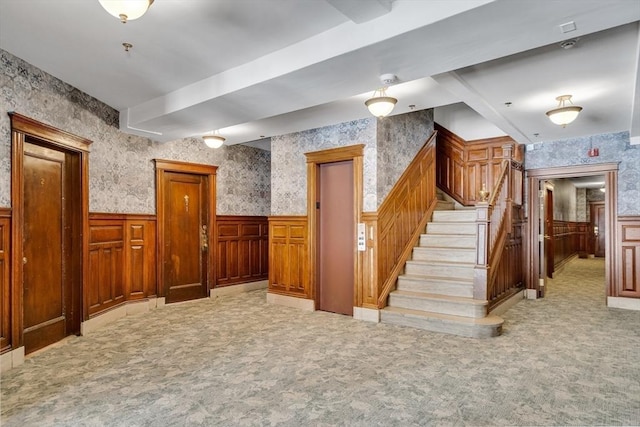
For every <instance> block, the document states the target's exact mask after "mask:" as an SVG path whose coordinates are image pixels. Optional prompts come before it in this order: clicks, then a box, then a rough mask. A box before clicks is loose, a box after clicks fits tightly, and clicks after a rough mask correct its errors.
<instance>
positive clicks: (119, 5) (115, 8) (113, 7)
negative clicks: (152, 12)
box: [98, 0, 153, 24]
mask: <svg viewBox="0 0 640 427" xmlns="http://www.w3.org/2000/svg"><path fill="white" fill-rule="evenodd" d="M98 1H99V2H100V5H101V6H102V7H103V8H104V10H106V11H107V12H109V13H110V14H111V15H113V16H115V17H116V18H118V19H120V21H121V22H122V23H123V24H126V23H127V22H128V21H133V20H134V19H138V18H140V17H141V16H142V15H144V14H145V13H147V10H149V7H150V6H151V4H152V3H153V0H98Z"/></svg>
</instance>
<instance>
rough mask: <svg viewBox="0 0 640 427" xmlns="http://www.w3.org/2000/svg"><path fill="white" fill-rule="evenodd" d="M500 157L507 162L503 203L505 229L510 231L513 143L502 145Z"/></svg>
mask: <svg viewBox="0 0 640 427" xmlns="http://www.w3.org/2000/svg"><path fill="white" fill-rule="evenodd" d="M502 157H504V158H505V159H507V162H509V164H508V165H507V177H506V180H505V181H506V185H507V200H506V203H505V210H506V212H505V213H506V215H507V216H506V218H505V220H506V221H507V222H506V227H505V228H506V230H507V233H511V224H512V222H511V221H512V215H513V207H512V206H513V165H512V161H513V144H505V145H503V146H502Z"/></svg>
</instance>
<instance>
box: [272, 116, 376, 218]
mask: <svg viewBox="0 0 640 427" xmlns="http://www.w3.org/2000/svg"><path fill="white" fill-rule="evenodd" d="M355 144H365V148H364V183H363V192H364V201H363V209H364V210H365V211H375V210H376V208H377V205H376V202H377V198H376V146H375V144H376V119H375V118H374V117H372V118H367V119H362V120H355V121H352V122H345V123H340V124H337V125H332V126H325V127H322V128H318V129H310V130H306V131H302V132H295V133H290V134H287V135H280V136H275V137H273V138H272V139H271V214H272V215H306V213H307V159H306V157H305V155H304V154H305V153H310V152H313V151H320V150H326V149H328V148H335V147H344V146H348V145H355Z"/></svg>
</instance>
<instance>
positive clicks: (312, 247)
mask: <svg viewBox="0 0 640 427" xmlns="http://www.w3.org/2000/svg"><path fill="white" fill-rule="evenodd" d="M364 147H365V145H364V144H356V145H349V146H346V147H338V148H330V149H327V150H321V151H314V152H310V153H305V154H304V155H305V156H306V158H307V217H308V220H307V222H308V236H309V237H308V239H309V243H308V244H309V251H308V256H309V258H308V262H309V295H308V296H309V297H310V298H313V301H314V304H315V309H316V310H317V309H318V305H319V304H320V301H319V300H318V292H317V291H318V284H317V279H318V262H317V261H318V260H317V256H318V243H319V239H318V226H319V218H318V213H317V211H316V200H317V197H318V174H319V173H320V165H321V164H323V163H334V162H341V161H348V160H351V161H353V185H354V189H353V203H354V206H353V207H354V209H353V211H354V217H353V221H354V230H357V228H358V227H357V225H358V223H360V222H361V221H362V220H361V218H362V194H363V190H362V188H363V187H362V185H363V184H362V183H363V168H364V166H363V164H364V163H363V156H364ZM355 238H356V236H354V241H355ZM353 250H354V260H353V263H354V266H353V274H354V277H353V287H354V289H353V306H354V307H355V306H356V303H357V298H358V294H359V292H358V287H359V286H358V278H359V277H361V276H362V274H361V272H362V263H361V261H360V257H359V256H358V253H357V247H356V246H355V245H354V247H353Z"/></svg>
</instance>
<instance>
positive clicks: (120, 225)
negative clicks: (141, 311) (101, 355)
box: [84, 213, 157, 317]
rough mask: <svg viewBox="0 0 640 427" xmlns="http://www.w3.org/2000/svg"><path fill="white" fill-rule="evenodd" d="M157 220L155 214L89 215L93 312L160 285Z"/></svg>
mask: <svg viewBox="0 0 640 427" xmlns="http://www.w3.org/2000/svg"><path fill="white" fill-rule="evenodd" d="M156 283H157V279H156V221H155V216H152V215H123V214H108V213H92V214H90V215H89V280H88V282H87V283H86V284H85V292H84V293H85V304H86V306H87V308H88V314H89V316H90V317H91V316H93V315H95V314H97V313H100V312H102V311H104V310H107V309H110V308H112V307H114V306H116V305H118V304H121V303H124V302H126V301H130V300H135V299H141V298H148V297H150V296H155V295H156V294H157V289H156Z"/></svg>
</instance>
